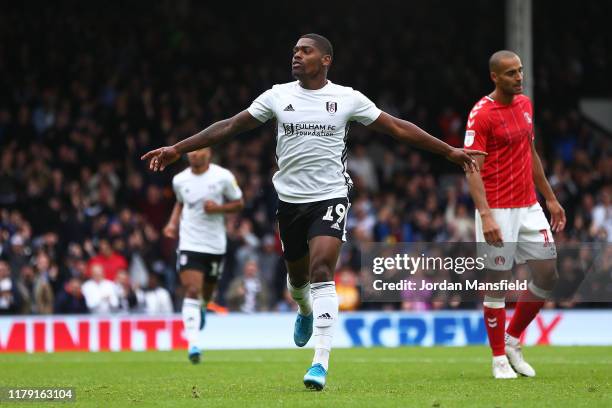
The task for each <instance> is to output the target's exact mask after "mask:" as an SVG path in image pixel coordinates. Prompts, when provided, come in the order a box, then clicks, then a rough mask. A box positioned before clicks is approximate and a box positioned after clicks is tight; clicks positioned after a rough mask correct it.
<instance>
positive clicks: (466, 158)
mask: <svg viewBox="0 0 612 408" xmlns="http://www.w3.org/2000/svg"><path fill="white" fill-rule="evenodd" d="M368 128H370V129H372V130H375V131H377V132H381V133H386V134H388V135H391V136H393V137H395V138H396V139H399V140H401V141H404V142H406V143H409V144H411V145H414V146H417V147H420V148H421V149H424V150H428V151H430V152H433V153H437V154H439V155H441V156H444V157H445V158H446V159H448V160H450V161H452V162H453V163H456V164H458V165H459V166H461V167H462V168H463V169H464V170H465V171H466V172H477V171H478V166H477V164H476V161H475V160H474V158H473V157H472V156H486V155H487V154H486V153H485V152H481V151H479V150H469V149H459V148H456V147H452V146H450V145H449V144H447V143H445V142H443V141H442V140H440V139H437V138H435V137H433V136H432V135H430V134H429V133H427V132H425V131H424V130H423V129H421V128H420V127H418V126H417V125H415V124H414V123H411V122H408V121H406V120H402V119H398V118H396V117H394V116H391V115H389V114H388V113H385V112H382V113H381V114H380V116H379V117H378V119H376V120H375V121H374V122H372V124H370V125H369V126H368Z"/></svg>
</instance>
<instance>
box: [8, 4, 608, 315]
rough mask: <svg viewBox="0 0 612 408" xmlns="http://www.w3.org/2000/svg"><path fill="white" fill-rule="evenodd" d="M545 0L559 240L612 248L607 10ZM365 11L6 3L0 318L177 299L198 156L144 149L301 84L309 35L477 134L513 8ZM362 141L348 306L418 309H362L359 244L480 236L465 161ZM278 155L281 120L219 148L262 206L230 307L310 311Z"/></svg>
mask: <svg viewBox="0 0 612 408" xmlns="http://www.w3.org/2000/svg"><path fill="white" fill-rule="evenodd" d="M362 3H363V4H362ZM534 3H536V4H534V7H535V9H534V21H535V24H534V36H535V38H537V40H536V41H535V49H534V54H535V64H534V71H535V72H533V73H527V75H533V77H534V82H535V102H536V103H535V112H536V114H535V118H536V124H537V131H536V145H537V148H538V150H539V152H540V155H541V157H542V161H543V164H544V167H545V171H546V174H547V175H548V177H549V181H550V183H551V185H552V187H553V188H554V190H555V192H556V194H557V197H558V198H559V201H560V202H561V204H562V205H563V206H564V208H565V210H566V212H567V215H568V226H567V228H566V230H565V231H564V232H563V233H559V234H557V235H556V236H555V240H556V241H557V242H558V243H559V244H563V243H579V242H603V243H606V242H612V183H611V180H612V156H611V155H610V153H611V150H612V143H611V141H610V137H611V136H610V135H609V134H605V132H603V131H602V130H601V129H598V128H597V127H595V126H594V125H593V124H591V123H590V122H587V121H585V120H584V118H583V117H582V115H581V114H580V113H579V110H578V101H579V98H580V97H581V96H601V95H602V94H606V95H608V96H609V95H611V94H612V91H611V89H610V87H611V85H610V83H609V82H608V81H607V80H606V79H607V76H608V75H605V74H606V73H609V72H612V58H611V57H610V56H611V55H612V52H610V50H612V34H611V33H610V32H609V30H608V31H607V30H605V28H603V27H606V23H605V22H604V21H603V20H602V23H601V24H596V23H594V21H598V19H599V20H601V19H602V18H604V16H605V15H606V13H607V12H606V10H605V9H606V8H607V9H608V12H609V11H610V10H609V9H610V6H609V5H606V4H604V2H592V3H588V4H586V5H584V6H583V5H581V6H580V8H579V9H576V10H574V11H575V13H574V14H571V13H572V9H571V8H570V9H569V10H565V11H563V10H561V11H559V10H558V7H555V9H556V10H557V11H555V13H570V14H569V15H573V16H574V23H575V24H573V25H572V30H574V31H572V30H569V29H567V27H562V26H553V25H550V21H552V20H553V17H554V16H551V15H549V14H547V13H549V10H550V9H551V8H552V7H550V8H549V7H548V6H547V5H546V3H550V4H549V6H550V5H551V4H553V3H552V2H551V1H548V0H547V1H542V2H534ZM351 4H352V5H351V6H350V7H348V8H347V6H346V4H344V5H343V4H342V2H338V3H334V4H331V5H328V6H326V7H328V9H327V11H326V13H325V16H324V17H317V18H315V19H314V20H313V21H312V22H311V23H310V22H308V21H307V20H308V19H304V20H303V21H301V19H299V18H286V16H293V12H292V11H291V6H290V5H287V4H285V3H280V2H279V3H277V4H275V5H274V7H272V6H271V7H269V8H267V9H266V10H260V9H258V8H255V6H254V5H244V10H242V12H241V13H235V11H233V10H232V9H231V8H230V6H228V5H223V4H216V5H204V4H196V2H191V1H187V0H182V1H178V2H170V1H162V2H158V3H156V4H155V5H151V4H148V3H140V2H130V3H128V4H125V5H124V4H122V5H119V4H104V5H103V4H87V5H81V4H78V3H74V2H69V1H61V2H58V3H57V4H54V5H53V6H51V5H48V6H46V5H44V4H42V3H41V4H38V5H37V6H36V7H37V10H35V12H31V11H32V10H29V9H28V7H29V6H28V5H21V4H13V5H6V7H5V10H4V11H3V13H2V14H1V15H0V36H2V38H9V37H10V38H11V41H3V42H0V94H1V95H2V98H1V99H0V150H1V154H0V157H1V163H0V314H15V313H17V314H19V313H38V314H47V313H109V312H110V313H115V312H138V313H149V314H155V313H167V312H172V311H173V310H177V305H180V301H181V299H182V293H181V289H180V287H179V285H178V278H177V276H176V272H175V266H174V265H175V248H176V242H174V241H172V240H169V239H166V238H164V237H163V236H162V235H161V230H162V228H163V226H164V225H165V223H166V222H167V219H168V217H169V215H170V212H171V209H172V206H173V204H174V196H173V193H172V189H171V179H172V176H173V175H174V174H176V173H177V172H179V171H181V170H182V169H183V168H185V166H186V165H187V163H186V161H182V162H181V163H179V164H175V165H173V166H171V167H170V168H168V169H167V171H165V172H163V173H161V174H157V173H156V174H153V173H150V172H148V171H147V169H146V166H145V165H144V163H142V162H141V161H140V156H141V155H142V154H143V153H144V152H146V151H147V150H149V149H151V148H154V147H158V146H160V145H165V144H172V143H174V142H176V141H178V140H180V139H182V138H184V137H187V136H189V135H191V134H193V133H195V132H197V131H199V130H200V129H201V128H202V127H204V126H205V125H207V124H210V123H211V122H212V121H215V120H219V119H223V118H225V117H228V116H229V115H232V114H234V113H237V112H239V111H240V110H242V109H245V108H246V107H248V105H249V104H250V102H251V101H252V100H253V99H254V98H256V97H257V96H258V95H259V93H261V92H262V91H264V90H265V89H267V88H269V87H271V86H272V85H273V84H275V83H282V82H287V81H290V80H292V79H291V77H290V69H289V62H290V50H291V48H292V46H293V44H294V42H295V41H296V40H297V37H298V36H299V34H301V33H305V32H311V31H315V32H320V33H322V34H324V35H327V36H328V37H329V38H330V39H331V40H332V42H333V43H334V46H335V48H336V60H335V61H334V65H333V67H332V69H331V71H330V75H329V77H330V79H331V80H332V81H334V82H336V83H340V84H345V85H350V86H353V87H354V88H356V89H359V90H361V91H362V92H364V93H365V94H366V95H368V96H369V97H370V98H371V99H372V100H373V101H375V102H376V103H377V105H378V106H379V107H380V108H381V109H383V110H385V111H387V112H389V113H391V114H394V115H397V116H400V117H402V118H405V119H407V120H410V121H412V122H414V123H416V124H418V125H419V126H421V127H423V128H425V129H427V130H429V131H430V133H433V134H434V135H436V136H438V137H440V138H442V139H443V140H445V141H447V142H448V143H450V144H453V145H456V146H459V145H461V144H462V139H463V130H464V126H465V117H466V114H467V112H469V110H470V109H471V107H472V105H473V104H474V103H475V102H476V101H477V100H478V99H479V98H480V97H481V96H482V95H483V94H485V93H487V92H489V91H490V89H491V84H490V82H489V79H488V75H487V67H486V62H487V59H488V56H489V55H490V54H491V53H492V52H493V51H495V50H497V49H499V48H502V47H503V40H504V37H503V35H504V33H503V30H501V29H500V28H499V27H500V21H499V20H500V18H502V17H500V16H502V15H503V13H502V12H500V11H499V10H498V9H497V8H498V7H499V5H496V4H495V2H488V1H475V2H456V3H448V2H441V1H433V2H422V4H417V5H411V6H410V8H408V7H407V6H402V5H399V4H394V3H392V2H386V1H383V2H381V3H380V4H379V6H380V7H378V8H377V9H376V10H372V11H371V13H368V15H365V14H362V13H361V12H360V11H359V10H360V9H364V8H365V6H366V5H367V4H369V3H364V2H361V1H357V3H356V4H353V3H351ZM359 4H361V5H362V6H363V7H358V6H359ZM554 4H556V3H554ZM570 6H571V7H574V8H576V7H578V5H576V4H573V5H571V4H570ZM241 7H242V6H241ZM394 7H395V8H396V9H393V8H394ZM142 8H146V10H147V13H141V12H140V11H141V9H142ZM365 9H370V7H367V8H365ZM608 14H609V13H608ZM118 16H121V18H119V17H118ZM283 16H285V17H283ZM383 17H384V18H383ZM432 19H435V20H436V24H430V22H431V20H432ZM229 21H231V22H232V23H231V24H228V22H229ZM338 21H342V23H341V24H338ZM540 21H542V24H540V23H539V22H540ZM437 27H445V29H444V30H439V29H438V28H437ZM587 30H588V31H587ZM587 32H588V37H586V34H587ZM380 33H384V35H380ZM587 40H588V44H587ZM582 42H584V44H583V43H582ZM553 43H554V46H552V45H551V44H553ZM560 67H561V68H562V69H559V68H560ZM349 146H350V151H349V172H350V173H351V175H352V177H353V179H354V182H355V189H354V190H353V192H352V197H351V201H352V207H351V212H350V215H349V218H348V232H349V240H348V243H347V244H346V245H345V246H344V248H343V251H342V254H341V257H340V261H339V265H338V271H337V275H336V280H337V289H338V293H339V296H340V300H341V308H342V309H343V310H355V309H360V308H380V307H385V308H403V309H411V308H415V303H414V302H411V301H410V300H409V299H408V300H406V301H405V302H404V303H400V304H377V303H362V302H361V300H360V291H359V287H360V282H361V279H360V276H359V269H360V252H359V250H360V246H361V245H362V243H364V242H371V241H379V242H386V243H395V242H411V241H429V242H448V241H473V237H474V220H473V214H474V211H473V204H472V202H471V199H470V197H469V192H468V189H467V185H466V182H465V178H464V176H463V174H462V173H461V172H460V171H459V169H456V168H454V167H453V166H452V165H451V164H450V163H447V162H445V161H444V160H442V159H440V158H438V157H434V156H432V155H429V154H427V153H424V152H421V151H418V150H415V149H412V148H410V147H408V146H405V145H399V144H398V143H397V142H396V141H394V140H393V139H391V138H389V137H387V136H384V135H377V134H372V133H371V132H368V131H367V129H366V128H364V127H361V126H355V127H354V129H352V130H351V138H350V139H349ZM274 151H275V140H274V130H273V127H272V125H270V124H269V125H267V126H264V127H262V128H261V129H259V130H257V131H254V132H251V133H249V134H246V135H242V136H240V137H238V138H237V139H236V140H234V141H231V142H229V143H226V144H224V145H222V146H218V147H216V148H215V149H214V161H215V162H217V163H219V164H221V165H223V166H225V167H227V168H229V169H230V170H231V171H232V172H233V173H234V174H235V175H236V177H237V179H238V182H239V185H240V186H241V188H242V189H243V192H244V198H245V202H246V207H245V209H244V211H242V212H241V213H239V214H232V215H228V216H227V217H226V222H227V231H228V252H227V257H226V261H225V268H224V275H223V277H222V279H221V281H220V282H219V290H218V293H217V296H216V300H215V302H216V305H217V306H218V308H219V310H225V309H226V308H227V309H229V310H231V311H243V312H255V311H261V310H289V309H292V308H293V307H294V306H293V304H292V302H291V301H290V299H289V296H288V294H287V292H286V290H285V274H286V271H285V266H284V263H283V262H282V260H281V258H280V243H279V240H278V234H277V231H276V227H275V222H274V214H275V210H276V200H277V197H276V194H275V192H274V188H273V186H272V184H271V175H272V174H273V173H274V171H275V170H276V167H275V166H276V163H275V156H274ZM433 300H435V299H433ZM557 306H558V305H557ZM418 307H419V308H421V307H423V308H431V307H436V308H439V307H443V308H446V307H460V306H458V305H456V304H454V303H453V302H452V301H443V302H438V303H435V302H429V303H427V302H425V304H423V305H420V306H418Z"/></svg>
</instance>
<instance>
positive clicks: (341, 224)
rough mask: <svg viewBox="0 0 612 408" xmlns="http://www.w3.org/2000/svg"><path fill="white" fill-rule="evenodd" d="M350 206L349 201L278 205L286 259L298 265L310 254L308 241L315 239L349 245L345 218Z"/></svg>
mask: <svg viewBox="0 0 612 408" xmlns="http://www.w3.org/2000/svg"><path fill="white" fill-rule="evenodd" d="M350 206H351V204H350V203H349V200H348V198H347V197H342V198H332V199H329V200H325V201H315V202H312V203H304V204H292V203H287V202H284V201H280V200H279V201H278V211H277V212H276V215H277V217H278V229H279V232H280V238H281V245H282V247H283V256H284V258H285V259H286V260H287V261H289V262H292V261H297V260H298V259H301V258H302V257H304V255H306V254H307V253H308V241H310V239H311V238H313V237H316V236H320V235H323V236H330V237H336V238H338V239H340V240H342V242H345V241H346V217H347V215H348V209H349V208H350Z"/></svg>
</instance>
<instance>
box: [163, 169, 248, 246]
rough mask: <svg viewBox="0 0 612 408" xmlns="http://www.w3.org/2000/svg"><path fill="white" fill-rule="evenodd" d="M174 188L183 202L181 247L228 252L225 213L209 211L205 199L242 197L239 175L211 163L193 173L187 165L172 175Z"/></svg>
mask: <svg viewBox="0 0 612 408" xmlns="http://www.w3.org/2000/svg"><path fill="white" fill-rule="evenodd" d="M172 188H173V189H174V194H175V195H176V199H177V201H178V202H179V203H182V204H183V210H182V212H181V223H180V228H179V251H194V252H201V253H206V254H215V255H221V254H225V247H226V245H227V237H226V232H225V218H224V216H223V214H206V212H205V211H204V203H205V202H206V201H209V200H212V201H214V202H216V203H217V204H223V202H224V201H234V200H238V199H240V198H241V197H242V191H241V190H240V187H238V183H237V182H236V178H235V177H234V175H233V174H232V173H231V172H230V171H229V170H227V169H225V168H223V167H221V166H217V165H216V164H212V163H211V164H210V167H209V168H208V170H206V171H205V172H204V173H202V174H194V173H193V172H192V171H191V168H190V167H188V168H186V169H185V170H183V171H182V172H180V173H179V174H177V175H176V176H174V178H173V179H172Z"/></svg>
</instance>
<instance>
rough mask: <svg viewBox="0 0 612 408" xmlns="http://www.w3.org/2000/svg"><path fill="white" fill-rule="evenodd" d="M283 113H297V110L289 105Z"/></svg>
mask: <svg viewBox="0 0 612 408" xmlns="http://www.w3.org/2000/svg"><path fill="white" fill-rule="evenodd" d="M283 111H285V112H295V109H293V106H292V105H291V104H289V105H287V107H286V108H285V109H283Z"/></svg>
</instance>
